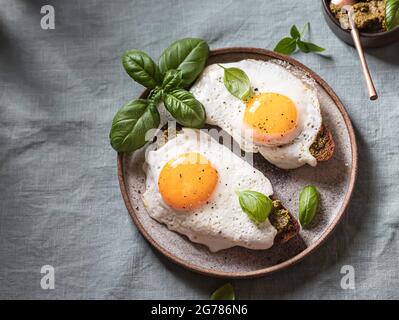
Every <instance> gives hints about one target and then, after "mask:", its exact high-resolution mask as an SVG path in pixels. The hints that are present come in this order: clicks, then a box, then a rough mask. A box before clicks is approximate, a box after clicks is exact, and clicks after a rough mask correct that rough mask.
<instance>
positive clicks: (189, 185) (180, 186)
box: [158, 152, 218, 211]
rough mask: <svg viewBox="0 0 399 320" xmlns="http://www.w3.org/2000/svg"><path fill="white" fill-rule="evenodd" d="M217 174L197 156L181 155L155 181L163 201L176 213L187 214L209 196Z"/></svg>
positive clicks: (200, 156)
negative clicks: (184, 212)
mask: <svg viewBox="0 0 399 320" xmlns="http://www.w3.org/2000/svg"><path fill="white" fill-rule="evenodd" d="M217 181H218V173H217V171H216V169H215V168H214V167H213V166H212V164H211V163H210V162H209V160H208V159H207V158H205V157H204V156H202V155H201V154H199V153H195V152H191V153H184V154H181V155H180V156H178V157H177V158H174V159H172V160H170V161H169V162H167V163H166V164H165V166H164V167H163V168H162V170H161V173H160V175H159V179H158V188H159V191H160V193H161V195H162V198H163V200H164V201H165V202H166V203H167V204H168V205H169V206H171V207H172V208H174V209H176V210H182V211H189V210H192V209H195V208H198V207H200V206H201V205H203V204H204V203H205V202H206V201H208V199H209V198H210V196H211V195H212V193H213V191H214V189H215V187H216V184H217Z"/></svg>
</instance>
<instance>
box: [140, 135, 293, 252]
mask: <svg viewBox="0 0 399 320" xmlns="http://www.w3.org/2000/svg"><path fill="white" fill-rule="evenodd" d="M166 140H167V141H164V142H161V143H160V142H159V141H162V139H158V141H157V142H156V143H155V144H154V145H152V146H150V147H149V150H150V149H152V150H151V151H148V152H147V154H146V164H145V171H146V176H147V178H146V191H145V193H144V194H143V202H144V204H145V207H146V209H147V211H148V213H149V215H150V216H151V217H152V218H154V219H155V220H157V221H158V222H161V223H163V224H165V225H166V226H167V227H168V228H169V229H170V230H173V231H176V232H178V233H180V234H183V235H186V236H187V237H188V238H189V239H190V240H191V241H193V242H196V243H201V244H204V245H206V246H207V247H208V248H209V249H210V250H211V251H213V252H215V251H219V250H222V249H227V248H230V247H234V246H241V247H246V248H249V249H258V250H260V249H268V248H270V247H271V246H273V244H275V243H282V242H286V241H288V240H289V239H291V238H292V237H293V236H295V235H296V234H297V233H298V232H299V224H298V223H297V221H296V220H295V219H294V218H293V216H292V215H291V214H290V213H289V212H288V210H287V209H285V208H284V206H283V205H282V204H281V202H280V201H279V200H278V199H272V198H270V197H271V196H272V194H273V188H272V185H271V183H270V181H269V180H268V179H267V177H265V176H264V174H263V173H262V172H260V171H259V170H257V169H256V168H254V167H252V166H251V165H250V164H249V163H248V162H246V161H244V160H243V159H241V158H240V157H239V156H238V155H236V154H234V153H233V152H231V151H230V150H229V148H227V147H226V146H224V145H222V144H219V143H218V142H217V141H215V140H214V139H213V138H212V137H211V136H210V135H208V134H207V133H205V132H203V131H200V130H194V129H183V130H182V131H180V132H179V133H178V134H177V135H176V136H174V137H168V138H167V139H166Z"/></svg>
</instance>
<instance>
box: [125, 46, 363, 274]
mask: <svg viewBox="0 0 399 320" xmlns="http://www.w3.org/2000/svg"><path fill="white" fill-rule="evenodd" d="M243 59H258V60H270V59H277V60H280V62H283V63H286V64H289V68H290V70H292V71H293V72H294V73H295V74H296V75H297V76H299V77H307V78H310V79H312V80H314V82H315V87H316V89H317V91H318V98H319V100H320V105H321V111H322V115H323V121H324V123H325V124H326V125H327V127H328V128H329V130H330V131H331V132H332V134H333V137H334V140H335V143H336V149H335V152H334V156H333V157H332V159H330V160H329V161H327V162H321V163H319V164H318V165H317V167H315V168H312V167H310V166H308V165H305V166H303V167H301V168H299V169H295V170H288V171H287V170H281V169H278V168H276V167H274V166H273V165H271V164H269V163H268V162H267V161H266V160H265V159H264V158H263V157H262V156H260V155H259V154H255V156H254V166H255V167H256V168H257V169H259V170H260V171H262V172H264V173H265V175H266V176H267V177H268V178H269V180H270V181H271V183H272V185H273V189H274V195H275V197H276V198H278V199H281V201H282V203H283V204H284V205H285V207H286V208H288V209H289V210H290V211H291V212H292V214H293V215H294V216H295V217H297V214H298V198H299V190H300V189H301V188H302V187H303V186H305V185H307V184H314V185H316V186H317V188H318V190H319V191H320V195H321V205H320V208H319V211H318V214H317V215H316V218H315V219H314V221H313V222H312V226H311V228H310V229H307V230H301V231H300V233H299V235H298V236H297V237H295V238H293V239H291V240H290V241H288V242H287V243H285V244H282V245H275V246H273V247H272V248H271V249H269V250H263V251H257V250H248V249H245V248H240V247H235V248H231V249H227V250H222V251H220V252H217V253H211V252H210V251H209V250H208V249H207V248H206V247H205V246H203V245H200V244H195V243H192V242H190V241H189V240H188V239H187V238H186V237H185V236H182V235H179V234H178V233H175V232H173V231H170V230H168V229H167V228H166V226H164V225H162V224H160V223H158V222H157V221H155V220H153V219H152V218H151V217H150V216H149V215H148V214H147V212H146V210H145V208H144V206H143V203H142V200H141V195H142V194H143V192H144V191H145V175H144V172H143V170H142V165H143V161H144V150H138V151H136V152H134V153H133V154H130V155H124V154H119V155H118V177H119V182H120V187H121V192H122V196H123V199H124V201H125V204H126V207H127V209H128V211H129V214H130V216H131V217H132V219H133V221H134V223H135V224H136V226H137V228H138V229H139V230H140V232H141V233H142V235H143V236H144V237H145V238H146V239H147V240H148V241H149V242H150V243H151V245H153V246H154V247H155V248H156V249H157V250H158V251H160V252H161V253H163V254H164V255H165V256H166V257H168V258H169V259H171V260H172V261H174V262H175V263H177V264H179V265H181V266H183V267H185V268H188V269H190V270H192V271H195V272H199V273H202V274H207V275H212V276H218V277H225V278H249V277H257V276H262V275H266V274H268V273H271V272H275V271H277V270H281V269H283V268H286V267H288V266H290V265H292V264H294V263H295V262H298V261H299V260H301V259H303V258H304V257H305V256H307V255H308V254H310V253H311V252H312V251H314V250H315V249H316V248H317V247H318V246H319V245H320V244H321V243H322V242H323V241H324V240H325V239H326V238H327V237H328V235H330V234H331V232H332V231H333V230H334V228H335V227H336V225H337V224H338V222H339V221H340V220H341V218H342V216H343V214H344V211H345V208H346V207H347V205H348V202H349V199H350V197H351V194H352V191H353V187H354V183H355V179H356V171H357V148H356V141H355V135H354V132H353V128H352V125H351V122H350V120H349V116H348V114H347V113H346V111H345V108H344V106H343V105H342V103H341V102H340V100H339V99H338V97H337V96H336V94H335V93H334V92H333V90H332V89H331V88H330V87H329V86H328V85H327V84H326V83H325V82H324V81H323V80H322V79H321V78H320V77H319V76H318V75H316V74H315V73H314V72H313V71H311V70H310V69H308V68H307V67H305V66H304V65H302V64H301V63H299V62H298V61H296V60H294V59H292V58H290V57H286V56H282V55H279V54H277V53H274V52H271V51H268V50H263V49H256V48H226V49H219V50H214V51H212V52H211V55H210V57H209V60H208V64H213V63H225V62H233V61H239V60H243ZM145 94H146V93H143V95H142V96H145ZM143 149H144V148H143Z"/></svg>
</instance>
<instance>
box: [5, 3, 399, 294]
mask: <svg viewBox="0 0 399 320" xmlns="http://www.w3.org/2000/svg"><path fill="white" fill-rule="evenodd" d="M45 4H50V5H52V6H53V7H54V8H55V29H54V30H43V29H42V28H41V26H40V20H41V17H42V15H41V14H40V9H41V7H42V6H43V5H45ZM0 7H1V11H0V79H1V82H0V121H1V126H0V298H3V299H12V298H28V299H31V298H39V299H65V298H67V299H77V298H83V299H99V298H106V299H116V298H118V299H119V298H122V299H130V298H133V299H139V298H148V299H151V298H159V299H194V298H199V299H206V298H208V296H209V294H210V293H211V292H212V291H213V290H214V289H215V288H217V287H218V286H219V285H222V284H224V283H225V281H224V280H221V279H213V278H208V277H205V276H201V275H197V274H194V273H191V272H189V271H187V270H184V269H182V268H180V267H178V266H176V265H174V264H173V263H171V262H169V261H167V260H166V259H165V258H164V257H163V256H161V255H160V254H159V253H157V252H156V251H155V250H153V249H152V248H151V247H150V245H149V244H148V243H147V242H146V241H145V239H144V238H143V237H142V236H141V235H140V233H139V232H138V231H137V229H136V228H135V226H134V225H133V223H132V221H131V219H130V217H129V216H128V214H127V210H126V208H125V205H124V203H123V201H122V197H121V195H120V191H119V185H118V181H117V176H116V153H115V152H114V151H113V150H112V148H111V147H110V145H109V141H108V132H109V129H110V123H111V120H112V117H113V115H114V113H115V112H116V110H117V109H118V108H119V107H120V106H121V105H122V104H123V103H124V102H125V101H127V100H129V99H132V98H134V97H136V96H137V95H138V94H139V93H140V91H141V90H142V88H141V87H140V86H139V85H137V84H136V83H134V82H133V81H131V80H130V78H129V77H128V76H127V75H126V73H125V72H124V70H123V68H122V65H121V63H120V57H121V54H122V53H123V52H124V51H125V50H126V49H133V48H137V49H141V50H144V51H146V52H148V53H149V54H150V55H151V56H152V57H154V58H157V57H158V56H159V54H160V53H161V52H162V50H163V49H164V48H165V47H166V46H167V45H169V44H170V43H171V42H172V41H174V40H176V39H178V38H182V37H187V36H194V37H200V38H203V39H206V40H207V41H208V43H209V44H210V46H211V48H219V47H228V46H253V47H259V48H269V49H272V48H273V47H274V45H275V44H276V42H277V41H278V40H279V39H280V38H282V37H283V36H285V35H287V34H288V32H289V28H290V27H291V25H292V24H294V23H295V24H297V25H298V26H301V25H303V24H304V23H305V22H306V21H310V23H311V31H310V39H311V40H312V41H314V42H315V43H317V44H320V45H322V46H324V47H326V48H327V51H326V55H328V56H324V57H323V56H320V55H315V54H301V53H297V54H295V55H294V57H295V58H296V59H298V60H299V61H301V62H302V63H304V64H305V65H307V66H308V67H310V68H311V69H313V70H314V71H315V72H316V73H318V74H319V75H320V76H321V77H322V78H324V79H325V80H326V81H327V82H328V83H329V84H330V85H331V87H332V88H333V89H334V90H335V91H336V92H337V94H338V96H339V97H340V98H341V99H342V101H343V103H344V104H345V106H346V108H347V110H348V112H349V114H350V116H351V119H352V121H353V124H354V126H355V128H356V133H357V141H358V144H359V165H360V168H359V175H358V181H357V185H356V190H355V192H354V195H353V199H352V201H351V204H350V206H349V209H348V212H347V213H348V214H347V215H346V217H345V219H344V221H343V222H342V223H341V224H340V225H339V227H338V229H337V230H336V232H334V234H333V235H332V236H331V237H330V238H329V239H328V240H327V242H326V243H324V244H323V246H322V247H320V248H319V249H318V250H317V251H316V252H315V253H314V254H312V255H311V256H309V257H307V258H306V259H305V260H304V261H302V262H301V263H299V264H297V265H295V266H294V267H291V268H289V269H287V270H284V271H281V272H278V273H276V274H273V275H270V276H267V277H265V278H262V279H258V280H237V281H232V283H233V285H234V286H235V287H236V294H237V298H239V299H244V298H248V299H276V298H289V299H291V298H304V299H310V298H315V299H330V298H339V299H359V298H378V299H379V298H399V268H398V265H399V258H398V257H399V243H398V234H397V229H398V226H399V216H398V214H399V209H398V207H399V196H398V194H399V184H398V177H399V162H398V159H399V151H398V145H399V142H398V141H399V140H398V136H399V44H396V45H392V46H390V47H386V48H382V49H374V50H369V51H368V53H367V59H368V62H369V65H370V69H371V72H372V74H373V75H374V80H375V84H376V87H377V89H378V91H379V94H380V98H379V100H378V101H376V102H370V101H369V100H368V99H367V95H366V91H365V86H364V84H363V79H362V75H361V73H360V68H359V63H358V60H357V58H356V52H355V50H354V49H353V48H351V47H349V46H347V45H345V44H344V43H342V42H341V41H340V40H338V39H337V38H336V37H335V36H334V35H333V34H332V33H331V32H330V30H329V29H328V27H327V25H326V24H325V22H324V20H323V16H322V12H321V5H320V1H316V0H312V1H308V0H307V1H289V0H285V1H283V0H274V1H265V0H259V1H244V0H241V1H215V0H206V1H204V0H201V1H196V0H193V1H177V0H175V1H160V0H159V1H155V0H152V1H145V0H141V1H138V0H136V1H127V0H126V1H105V0H104V1H94V0H90V1H77V0H73V1H52V0H48V1H28V0H0ZM44 265H51V266H53V267H54V269H55V288H54V289H53V290H43V289H42V288H41V285H40V280H41V278H42V276H43V274H41V273H40V271H41V268H42V266H44ZM345 265H350V266H353V268H354V270H355V289H348V290H344V289H342V288H341V284H340V283H341V278H342V276H343V274H341V273H340V271H341V268H342V267H343V266H345Z"/></svg>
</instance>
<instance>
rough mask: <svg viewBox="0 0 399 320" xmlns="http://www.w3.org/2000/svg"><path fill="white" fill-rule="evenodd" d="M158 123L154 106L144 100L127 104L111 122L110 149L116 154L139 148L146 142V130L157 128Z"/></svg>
mask: <svg viewBox="0 0 399 320" xmlns="http://www.w3.org/2000/svg"><path fill="white" fill-rule="evenodd" d="M159 122H160V117H159V113H158V110H157V108H156V105H154V104H151V103H150V102H149V101H148V100H144V99H139V100H133V101H130V102H128V103H127V104H125V105H124V106H123V107H122V108H121V109H120V110H119V111H118V112H117V113H116V115H115V117H114V120H113V121H112V128H111V132H110V134H109V138H110V141H111V146H112V148H114V149H115V150H116V151H118V152H131V151H134V150H136V149H139V148H141V147H142V146H143V145H144V144H145V143H146V142H147V140H148V137H147V136H146V135H147V133H148V130H151V129H155V128H158V126H159ZM146 138H147V139H146Z"/></svg>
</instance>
